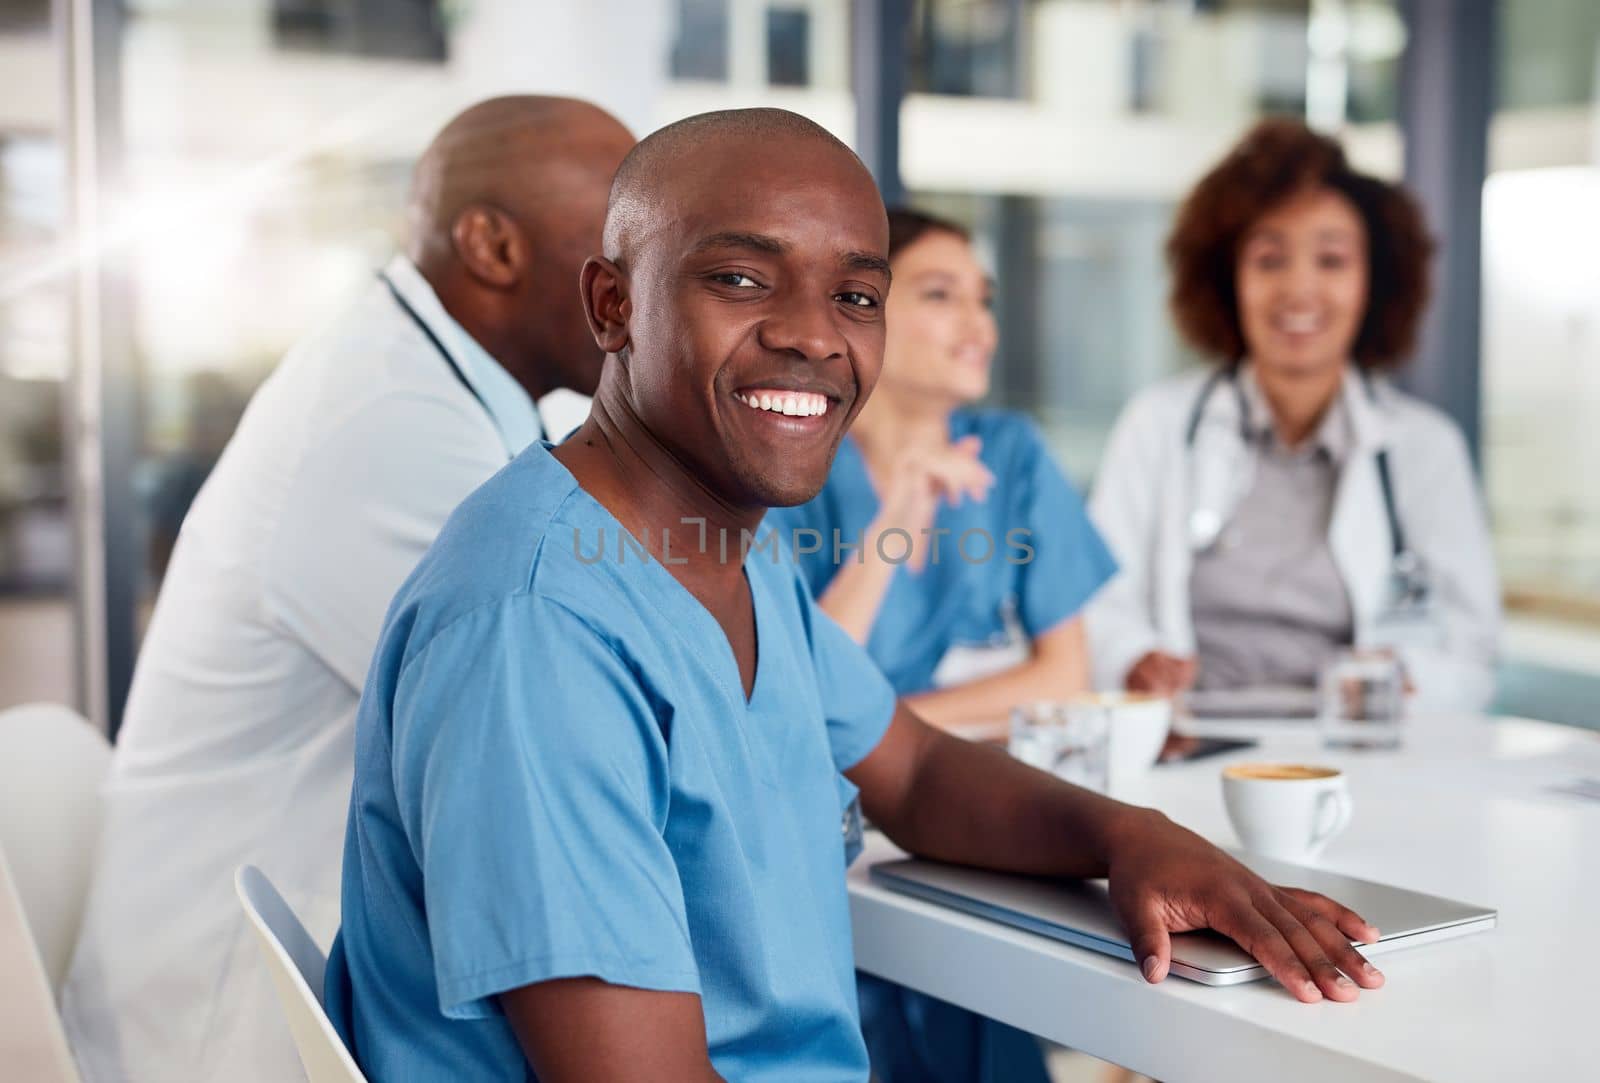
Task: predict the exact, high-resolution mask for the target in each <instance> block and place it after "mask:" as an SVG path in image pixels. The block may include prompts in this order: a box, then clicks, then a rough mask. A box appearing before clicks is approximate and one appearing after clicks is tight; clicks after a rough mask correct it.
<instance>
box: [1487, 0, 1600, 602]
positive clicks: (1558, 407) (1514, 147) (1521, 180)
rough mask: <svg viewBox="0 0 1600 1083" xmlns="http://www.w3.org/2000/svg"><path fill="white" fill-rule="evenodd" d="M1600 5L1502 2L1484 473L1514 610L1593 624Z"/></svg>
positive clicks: (1597, 553) (1597, 568) (1598, 546)
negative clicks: (1596, 142)
mask: <svg viewBox="0 0 1600 1083" xmlns="http://www.w3.org/2000/svg"><path fill="white" fill-rule="evenodd" d="M1597 51H1600V8H1597V7H1596V6H1595V5H1593V4H1589V3H1583V2H1576V0H1574V2H1565V0H1547V2H1545V3H1540V4H1505V5H1502V6H1501V39H1500V56H1499V86H1498V91H1499V93H1498V105H1497V108H1496V111H1495V115H1494V121H1493V127H1492V129H1491V140H1490V159H1491V160H1490V176H1489V178H1488V180H1487V182H1486V183H1485V185H1484V192H1483V400H1484V455H1483V459H1484V473H1485V482H1486V485H1487V489H1488V496H1489V505H1490V510H1491V514H1492V517H1493V520H1494V526H1495V543H1496V549H1497V555H1498V557H1499V561H1500V570H1501V575H1502V577H1503V579H1504V582H1505V589H1506V594H1507V601H1508V604H1509V607H1510V608H1511V609H1512V610H1513V611H1516V610H1522V611H1524V612H1534V613H1543V614H1546V615H1551V616H1558V617H1560V616H1575V617H1582V618H1585V619H1588V620H1600V495H1597V494H1596V492H1595V491H1594V486H1593V485H1592V484H1590V482H1589V479H1591V478H1592V477H1593V476H1594V474H1595V471H1596V470H1597V469H1600V442H1597V441H1596V439H1595V437H1594V422H1593V419H1594V417H1595V416H1596V412H1597V411H1600V378H1597V376H1596V374H1597V373H1600V367H1597V366H1600V298H1597V297H1596V295H1595V291H1594V283H1595V282H1597V281H1600V257H1597V256H1596V255H1595V253H1596V252H1597V251H1600V168H1597V166H1596V157H1595V144H1594V132H1595V130H1596V129H1595V123H1596V120H1597V119H1600V116H1597V112H1596V102H1595V64H1596V57H1597Z"/></svg>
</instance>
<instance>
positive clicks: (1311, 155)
mask: <svg viewBox="0 0 1600 1083" xmlns="http://www.w3.org/2000/svg"><path fill="white" fill-rule="evenodd" d="M1317 188H1327V189H1331V190H1333V191H1335V192H1338V193H1339V194H1340V195H1342V196H1344V197H1345V198H1346V199H1348V200H1349V201H1350V203H1351V204H1352V205H1353V206H1354V207H1355V209H1356V212H1357V213H1358V214H1359V215H1360V216H1361V221H1362V224H1363V225H1364V226H1365V227H1366V234H1367V282H1368V287H1367V311H1366V314H1365V316H1363V318H1362V321H1361V329H1360V330H1359V331H1358V332H1357V333H1356V340H1355V344H1354V346H1353V347H1352V350H1351V353H1352V354H1353V355H1354V358H1355V361H1356V363H1357V364H1359V365H1361V366H1362V367H1363V368H1382V367H1389V366H1394V365H1397V364H1399V363H1400V362H1401V361H1403V360H1405V359H1406V358H1407V357H1408V356H1410V354H1411V351H1412V349H1413V347H1414V346H1415V343H1416V337H1417V327H1418V325H1419V324H1420V323H1421V321H1422V313H1423V310H1424V309H1425V308H1426V307H1427V303H1428V292H1429V261H1430V259H1431V257H1432V255H1433V239H1432V238H1431V237H1430V236H1429V235H1428V227H1427V223H1426V221H1425V220H1424V218H1423V214H1422V208H1421V207H1420V206H1419V205H1418V204H1417V201H1416V200H1415V199H1414V198H1413V197H1412V196H1411V194H1410V193H1409V192H1407V191H1406V190H1405V189H1404V188H1401V187H1399V186H1398V185H1394V184H1389V183H1387V182H1385V181H1381V180H1378V179H1377V178H1375V177H1369V176H1367V175H1365V174H1362V173H1358V172H1356V171H1355V170H1354V169H1352V168H1351V167H1350V164H1349V162H1348V161H1347V160H1346V159H1345V155H1344V149H1343V148H1342V147H1340V146H1339V144H1338V143H1337V142H1336V141H1334V140H1333V139H1330V138H1328V137H1327V136H1325V135H1319V134H1317V133H1316V132H1313V131H1312V130H1311V129H1309V128H1307V127H1306V126H1305V125H1304V124H1302V123H1301V122H1299V121H1295V120H1286V119H1275V120H1264V121H1262V122H1261V123H1259V124H1257V125H1256V126H1255V127H1254V128H1252V129H1251V130H1250V131H1249V133H1247V134H1246V135H1245V137H1244V138H1243V139H1242V140H1240V141H1239V143H1238V145H1237V146H1235V147H1234V148H1233V150H1231V151H1229V152H1228V156H1227V157H1225V158H1224V159H1223V160H1222V161H1221V162H1220V163H1218V165H1217V166H1216V167H1215V168H1214V169H1212V170H1211V172H1209V173H1207V174H1206V175H1205V176H1204V177H1203V178H1202V179H1201V180H1200V183H1199V184H1197V185H1195V187H1194V190H1193V191H1191V192H1190V193H1189V196H1188V198H1187V199H1185V200H1184V202H1183V206H1182V207H1180V208H1179V210H1178V217H1177V221H1176V223H1175V224H1174V225H1173V228H1172V235H1171V236H1170V237H1169V238H1168V239H1167V261H1168V263H1169V265H1170V266H1171V268H1172V297H1171V303H1172V314H1173V317H1174V318H1175V319H1176V321H1177V324H1178V329H1179V331H1181V332H1182V333H1183V336H1184V337H1185V338H1186V339H1188V340H1189V342H1190V343H1192V344H1193V345H1194V346H1196V347H1197V348H1198V349H1200V350H1203V351H1204V352H1206V353H1208V354H1212V355H1214V356H1216V357H1218V358H1220V359H1223V360H1227V361H1232V360H1235V359H1237V358H1240V357H1243V356H1244V354H1245V350H1246V346H1245V342H1244V332H1243V330H1242V329H1241V327H1240V321H1239V300H1238V297H1237V296H1236V294H1235V286H1234V283H1235V275H1236V274H1237V266H1238V257H1239V246H1240V244H1241V243H1242V241H1243V240H1244V237H1245V235H1246V234H1247V233H1248V232H1249V230H1250V227H1251V226H1252V225H1254V224H1255V222H1256V221H1257V220H1258V219H1259V218H1260V217H1261V215H1262V214H1263V213H1265V212H1266V211H1268V210H1270V209H1272V208H1273V207H1276V206H1278V205H1279V204H1281V203H1283V202H1284V201H1285V200H1287V199H1290V198H1292V197H1294V196H1296V195H1299V194H1300V193H1302V192H1305V191H1307V190H1308V189H1317Z"/></svg>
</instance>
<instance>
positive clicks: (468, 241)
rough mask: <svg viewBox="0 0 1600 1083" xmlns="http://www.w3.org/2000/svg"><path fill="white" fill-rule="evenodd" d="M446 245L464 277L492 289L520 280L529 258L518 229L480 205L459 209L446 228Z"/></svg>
mask: <svg viewBox="0 0 1600 1083" xmlns="http://www.w3.org/2000/svg"><path fill="white" fill-rule="evenodd" d="M450 241H451V244H452V245H454V247H455V250H456V257H457V258H458V259H460V260H461V264H462V266H464V267H465V268H466V269H467V273H468V274H470V275H472V277H473V278H476V279H477V280H478V281H480V282H482V283H483V284H484V285H486V286H490V287H492V288H494V289H500V290H506V289H510V288H511V287H513V286H515V285H516V284H517V283H518V282H519V281H520V280H521V278H522V275H523V272H524V269H525V268H526V267H527V266H528V258H529V256H530V255H531V254H532V253H531V251H530V247H529V244H528V239H527V237H525V236H524V235H523V232H522V229H521V228H520V227H519V226H518V225H517V223H516V222H515V221H514V220H513V219H512V218H511V216H510V215H508V214H506V212H504V211H502V210H500V209H499V208H498V207H491V206H489V205H488V204H484V203H473V204H470V205H468V206H467V207H465V208H463V209H462V211H461V213H460V214H458V215H456V218H455V221H454V222H452V223H451V224H450Z"/></svg>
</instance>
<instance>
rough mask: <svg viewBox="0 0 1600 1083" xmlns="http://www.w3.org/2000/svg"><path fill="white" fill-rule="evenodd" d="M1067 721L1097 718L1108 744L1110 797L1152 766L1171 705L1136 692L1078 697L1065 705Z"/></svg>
mask: <svg viewBox="0 0 1600 1083" xmlns="http://www.w3.org/2000/svg"><path fill="white" fill-rule="evenodd" d="M1066 712H1067V716H1068V718H1076V717H1080V716H1082V715H1085V714H1099V715H1101V716H1102V717H1103V719H1104V724H1105V728H1106V733H1107V737H1108V740H1109V742H1110V750H1109V752H1108V753H1107V771H1106V775H1107V782H1108V789H1109V791H1110V792H1111V793H1112V794H1118V793H1124V792H1126V791H1127V790H1128V789H1129V788H1130V787H1131V786H1132V785H1133V784H1134V783H1136V782H1137V781H1138V779H1139V778H1140V777H1141V776H1142V775H1143V774H1144V773H1145V772H1146V771H1148V770H1149V769H1150V767H1151V765H1152V764H1154V763H1155V762H1156V757H1157V756H1159V755H1160V754H1161V746H1162V745H1164V744H1165V743H1166V740H1167V731H1168V730H1170V729H1171V728H1172V701H1171V700H1170V699H1163V698H1161V697H1160V696H1149V695H1142V694H1140V693H1137V692H1102V693H1096V694H1093V695H1085V696H1078V697H1075V698H1074V699H1071V700H1068V701H1067V704H1066Z"/></svg>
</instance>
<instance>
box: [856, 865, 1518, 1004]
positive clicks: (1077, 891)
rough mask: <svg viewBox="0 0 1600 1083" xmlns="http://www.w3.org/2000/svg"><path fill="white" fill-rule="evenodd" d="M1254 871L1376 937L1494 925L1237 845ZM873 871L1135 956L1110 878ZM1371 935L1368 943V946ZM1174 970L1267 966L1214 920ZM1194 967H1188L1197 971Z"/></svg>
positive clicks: (949, 902)
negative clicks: (1330, 907)
mask: <svg viewBox="0 0 1600 1083" xmlns="http://www.w3.org/2000/svg"><path fill="white" fill-rule="evenodd" d="M1234 857H1236V858H1237V859H1238V860H1239V861H1241V862H1243V863H1244V864H1245V865H1246V866H1248V867H1249V868H1250V869H1251V870H1252V871H1254V872H1255V873H1256V874H1257V875H1259V876H1261V877H1262V878H1263V879H1265V880H1267V881H1268V882H1269V883H1273V884H1278V885H1280V886H1283V887H1299V888H1305V889H1307V890H1310V891H1317V892H1321V893H1322V894H1324V895H1327V896H1328V897H1329V898H1332V899H1337V900H1338V901H1339V902H1341V903H1343V904H1344V905H1346V906H1348V907H1350V908H1351V909H1352V910H1354V911H1356V912H1357V913H1358V914H1360V915H1361V916H1362V917H1364V918H1366V920H1367V921H1369V922H1371V923H1372V924H1374V925H1376V926H1377V927H1378V929H1379V932H1380V933H1381V934H1382V935H1381V937H1380V939H1379V941H1378V945H1376V946H1377V947H1380V948H1381V947H1398V946H1400V945H1401V944H1403V943H1406V942H1408V941H1410V942H1418V943H1420V942H1422V941H1423V940H1427V939H1439V938H1442V936H1441V934H1443V933H1445V932H1446V931H1451V930H1460V931H1463V932H1465V931H1473V930H1475V929H1476V928H1480V927H1482V928H1488V927H1492V925H1493V923H1494V921H1495V918H1496V913H1495V911H1494V910H1493V909H1490V908H1487V907H1482V906H1474V905H1472V904H1469V903H1463V902H1458V901H1456V900H1454V899H1445V898H1441V897H1439V896H1437V895H1427V894H1424V893H1422V892H1418V891H1408V890H1406V889H1404V888H1398V887H1391V886H1389V885H1387V884H1379V883H1374V882H1373V881H1371V880H1362V879H1359V878H1357V877H1354V876H1344V875H1342V874H1340V873H1335V872H1329V871H1327V870H1325V869H1313V868H1307V867H1306V866H1303V865H1293V864H1289V863H1287V862H1283V861H1272V860H1269V859H1267V858H1263V857H1257V856H1255V855H1253V854H1243V853H1236V854H1234ZM872 878H873V879H874V880H875V881H876V882H878V883H879V884H881V885H883V886H884V887H886V888H890V889H892V890H896V891H901V892H904V893H906V894H910V895H915V896H918V897H920V898H924V899H927V900H929V901H931V902H937V903H940V904H942V905H946V906H951V907H954V908H955V909H958V910H963V911H966V912H968V913H972V914H977V915H979V916H981V917H987V918H990V919H992V920H995V921H999V922H1002V923H1004V924H1006V925H1011V926H1015V927H1017V928H1022V929H1027V930H1029V931H1031V932H1036V933H1042V934H1043V935H1045V936H1050V937H1053V938H1055V939H1057V940H1064V941H1066V942H1068V943H1071V944H1077V945H1079V946H1080V947H1087V948H1093V949H1094V950H1096V951H1101V952H1104V953H1106V954H1108V955H1114V956H1117V957H1118V958H1122V959H1128V960H1130V961H1131V960H1132V959H1133V951H1132V949H1131V948H1130V947H1129V944H1128V937H1127V935H1126V934H1125V933H1124V932H1123V931H1122V923H1121V922H1120V921H1119V920H1118V919H1117V915H1116V911H1115V909H1114V908H1113V907H1112V905H1111V899H1110V897H1109V894H1108V892H1107V888H1106V882H1105V881H1104V880H1057V879H1050V878H1046V877H1032V876H1020V875H1015V874H1011V873H1000V872H991V871H988V870H986V869H973V868H967V867H965V866H961V865H947V864H944V863H943V862H938V861H924V860H921V859H916V858H907V859H905V860H900V861H886V862H883V863H881V864H878V865H875V866H873V868H872ZM1373 948H1374V945H1366V946H1364V947H1363V951H1366V952H1369V953H1370V952H1371V951H1372V950H1373ZM1172 961H1173V972H1174V973H1178V974H1181V975H1183V976H1184V977H1192V978H1195V979H1197V980H1201V981H1206V980H1207V976H1208V975H1214V976H1215V977H1216V978H1219V979H1222V981H1221V982H1217V981H1213V982H1212V983H1213V984H1222V983H1226V984H1232V983H1233V982H1234V981H1241V980H1242V981H1248V980H1252V979H1253V978H1257V977H1262V976H1264V971H1262V968H1261V966H1260V964H1258V963H1257V962H1256V961H1255V960H1254V959H1252V958H1251V957H1250V956H1249V955H1248V954H1246V952H1245V951H1244V949H1242V948H1240V947H1239V946H1238V945H1237V944H1235V943H1234V942H1233V941H1232V940H1229V939H1228V938H1227V937H1225V936H1222V935H1220V934H1218V933H1214V932H1211V931H1209V930H1205V931H1201V932H1192V933H1177V934H1174V936H1173V937H1172ZM1191 971H1192V973H1191Z"/></svg>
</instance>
